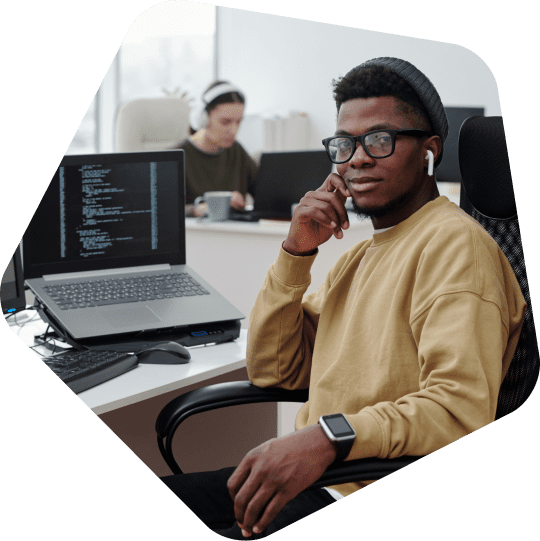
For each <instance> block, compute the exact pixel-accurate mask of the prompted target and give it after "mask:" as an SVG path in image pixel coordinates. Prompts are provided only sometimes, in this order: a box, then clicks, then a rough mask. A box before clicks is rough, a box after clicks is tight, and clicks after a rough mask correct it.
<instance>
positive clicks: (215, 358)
mask: <svg viewBox="0 0 540 541" xmlns="http://www.w3.org/2000/svg"><path fill="white" fill-rule="evenodd" d="M23 314H26V313H25V312H22V313H21V314H20V315H19V316H18V318H19V320H20V322H21V325H13V326H12V327H11V330H12V331H13V332H15V333H16V334H17V335H18V336H19V338H21V340H22V341H23V342H24V343H25V344H26V345H27V346H33V345H34V336H35V335H38V334H41V333H43V332H44V331H45V329H46V325H45V323H43V322H42V321H41V319H40V318H39V317H38V316H37V315H36V316H35V317H34V318H33V319H32V320H31V321H28V319H27V318H25V319H24V321H28V323H26V324H25V323H24V321H23V318H22V316H23ZM29 314H30V318H32V312H29ZM246 338H247V331H245V330H242V331H240V337H239V339H238V340H236V341H234V342H227V343H225V344H219V345H213V346H199V347H194V348H190V353H191V360H190V362H189V363H187V364H177V365H157V364H139V365H138V366H137V368H135V369H133V370H131V371H129V372H126V373H125V374H122V375H121V376H118V377H116V378H113V379H111V380H109V381H106V382H105V383H101V384H100V385H97V386H96V387H93V388H91V389H88V390H86V391H83V392H82V393H79V394H78V395H77V396H78V397H79V398H80V399H81V400H82V401H83V402H84V403H85V404H86V405H87V406H88V407H89V408H91V409H92V411H94V413H96V414H98V415H100V414H102V413H106V412H108V411H112V410H114V409H117V408H121V407H123V406H127V405H129V404H134V403H136V402H140V401H142V400H146V399H147V398H152V397H154V396H158V395H161V394H164V393H167V392H169V391H174V390H176V389H181V388H182V387H187V386H188V385H193V384H195V383H199V382H201V381H205V380H207V379H210V378H213V377H216V376H220V375H222V374H226V373H227V372H232V371H233V370H237V369H239V368H243V367H245V366H246V362H245V357H246ZM39 351H40V352H41V353H43V354H44V355H51V354H52V353H51V352H50V351H49V350H47V349H45V348H44V347H40V348H39Z"/></svg>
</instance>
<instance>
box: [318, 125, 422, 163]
mask: <svg viewBox="0 0 540 541" xmlns="http://www.w3.org/2000/svg"><path fill="white" fill-rule="evenodd" d="M396 135H411V136H413V137H424V136H425V135H429V132H428V131H426V130H376V131H370V132H367V133H364V134H363V135H358V136H353V135H335V136H334V137H328V138H326V139H323V141H322V143H323V145H324V148H326V153H327V154H328V157H329V158H330V160H331V161H332V162H334V163H345V162H348V161H349V160H350V159H351V158H352V157H353V156H354V153H355V152H356V146H357V143H358V142H360V143H361V144H362V147H363V148H364V150H365V151H366V153H367V154H368V156H371V157H372V158H388V156H391V155H392V154H393V153H394V149H395V148H396Z"/></svg>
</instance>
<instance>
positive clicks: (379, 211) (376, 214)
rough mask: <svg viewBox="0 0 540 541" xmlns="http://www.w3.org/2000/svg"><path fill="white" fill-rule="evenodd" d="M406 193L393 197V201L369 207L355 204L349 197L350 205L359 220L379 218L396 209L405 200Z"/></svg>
mask: <svg viewBox="0 0 540 541" xmlns="http://www.w3.org/2000/svg"><path fill="white" fill-rule="evenodd" d="M407 198H408V194H403V195H401V196H399V197H398V198H397V199H394V200H393V201H390V202H389V203H387V204H386V205H385V206H383V207H380V208H369V207H360V206H358V205H357V204H356V202H355V200H354V199H353V198H351V202H352V206H353V209H354V212H355V213H356V216H358V219H359V220H373V219H374V218H375V219H377V218H381V217H383V216H386V215H387V214H389V213H390V212H393V211H394V210H396V209H398V208H399V207H401V206H402V205H403V203H404V202H405V201H406V200H407Z"/></svg>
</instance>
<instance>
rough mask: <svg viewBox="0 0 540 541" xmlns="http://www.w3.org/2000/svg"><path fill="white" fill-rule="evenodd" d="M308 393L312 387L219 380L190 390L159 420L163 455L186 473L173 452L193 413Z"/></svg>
mask: <svg viewBox="0 0 540 541" xmlns="http://www.w3.org/2000/svg"><path fill="white" fill-rule="evenodd" d="M308 393H309V391H308V389H301V390H293V391H289V390H287V389H280V388H277V387H266V388H261V387H256V386H255V385H253V384H252V383H250V382H249V381H231V382H227V383H217V384H215V385H209V386H207V387H201V388H200V389H195V390H193V391H189V392H187V393H185V394H183V395H180V396H178V397H176V398H174V399H173V400H171V401H170V402H169V403H168V404H167V405H166V406H164V407H163V409H162V410H161V411H160V413H159V415H158V417H157V419H156V433H157V442H158V447H159V450H160V452H161V455H162V456H163V459H164V460H165V462H166V463H167V465H168V466H169V468H170V469H171V471H172V472H173V473H175V474H179V473H182V470H181V469H180V467H179V466H178V464H177V462H176V460H175V458H174V455H173V452H172V441H173V437H174V434H175V432H176V429H177V428H178V426H179V425H180V424H181V423H182V422H183V421H185V420H186V419H187V418H188V417H190V416H191V415H194V414H196V413H202V412H204V411H210V410H214V409H219V408H225V407H228V406H240V405H242V404H253V403H258V402H306V401H307V399H308Z"/></svg>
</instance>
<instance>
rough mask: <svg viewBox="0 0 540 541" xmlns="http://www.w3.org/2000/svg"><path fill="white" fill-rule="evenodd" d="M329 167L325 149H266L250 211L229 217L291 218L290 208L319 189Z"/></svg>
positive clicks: (236, 212)
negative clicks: (275, 150) (284, 150)
mask: <svg viewBox="0 0 540 541" xmlns="http://www.w3.org/2000/svg"><path fill="white" fill-rule="evenodd" d="M331 170H332V163H331V162H330V160H329V159H328V156H327V155H326V151H325V150H305V151H289V152H265V153H263V154H262V155H261V163H260V166H259V175H258V177H257V182H256V184H255V193H254V194H252V195H253V198H254V204H253V210H251V211H238V210H234V211H231V213H230V219H231V220H242V221H257V220H260V219H266V218H269V219H285V220H290V219H291V216H292V213H291V207H292V205H293V204H296V203H298V202H299V201H300V199H302V197H304V195H305V194H306V193H307V192H309V191H311V190H316V189H317V188H319V187H320V186H321V185H322V183H323V182H324V181H325V180H326V177H327V176H328V175H329V174H330V172H331Z"/></svg>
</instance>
